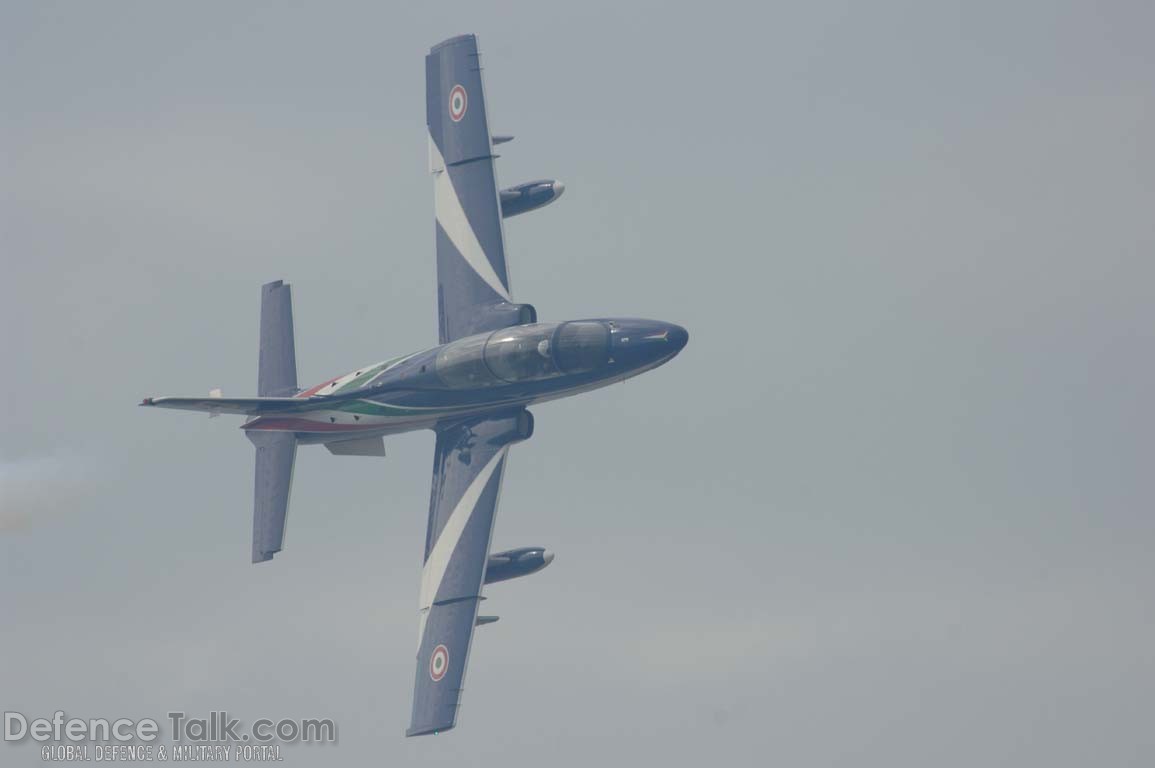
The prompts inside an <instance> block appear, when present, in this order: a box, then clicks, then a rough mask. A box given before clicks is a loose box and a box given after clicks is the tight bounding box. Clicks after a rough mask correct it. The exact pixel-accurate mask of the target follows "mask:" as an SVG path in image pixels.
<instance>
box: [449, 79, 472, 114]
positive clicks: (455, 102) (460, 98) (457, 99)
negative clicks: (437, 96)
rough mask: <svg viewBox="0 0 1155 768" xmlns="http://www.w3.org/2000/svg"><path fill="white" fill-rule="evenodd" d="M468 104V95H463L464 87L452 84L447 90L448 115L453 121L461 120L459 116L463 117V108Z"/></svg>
mask: <svg viewBox="0 0 1155 768" xmlns="http://www.w3.org/2000/svg"><path fill="white" fill-rule="evenodd" d="M468 106H469V97H468V96H466V95H465V89H464V88H463V87H461V86H460V85H455V86H453V89H452V90H451V91H450V92H449V117H450V119H451V120H453V122H455V123H458V122H461V118H463V117H465V108H466V107H468Z"/></svg>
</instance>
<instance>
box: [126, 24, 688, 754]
mask: <svg viewBox="0 0 1155 768" xmlns="http://www.w3.org/2000/svg"><path fill="white" fill-rule="evenodd" d="M425 77H426V105H425V108H426V122H427V123H428V126H429V160H430V171H431V172H432V174H433V187H434V206H435V212H436V228H435V229H436V238H437V310H438V318H439V324H440V344H439V345H438V346H436V347H432V348H430V349H426V350H422V351H420V352H414V353H413V354H411V355H405V356H404V357H398V358H394V359H391V360H386V361H384V362H380V363H375V364H373V365H366V366H362V367H360V368H356V369H354V370H353V371H351V372H349V373H346V374H344V375H342V376H337V377H334V378H332V379H329V380H327V381H324V382H322V383H320V384H317V385H316V386H313V387H309V388H308V389H305V390H303V391H302V390H300V389H299V388H298V387H297V363H296V352H295V347H294V341H293V312H292V301H291V297H290V288H289V286H288V285H287V284H285V283H284V282H282V281H280V280H277V281H275V282H271V283H268V284H266V285H264V286H263V287H262V288H261V321H260V323H261V324H260V359H259V363H258V373H257V395H258V396H257V397H249V398H226V397H221V396H220V393H219V392H214V393H212V394H211V395H210V396H209V397H205V398H195V397H149V398H146V399H145V400H144V401H143V402H142V403H141V405H144V406H149V407H153V408H179V409H184V410H193V411H206V412H208V413H209V414H210V415H215V414H221V413H225V414H242V415H244V416H247V417H249V418H248V420H247V421H245V423H244V425H243V427H242V428H243V429H244V430H245V434H246V435H247V436H248V438H249V440H251V441H252V442H253V444H254V445H255V446H256V484H255V493H254V510H253V562H254V563H257V562H263V561H267V560H270V559H272V557H273V555H274V554H275V553H277V552H279V551H281V546H282V543H283V541H284V534H285V513H286V510H287V509H288V504H289V488H290V485H291V481H292V477H293V463H294V460H295V458H296V453H297V446H298V445H301V444H316V443H320V444H322V445H324V446H325V447H326V448H328V449H329V451H330V452H332V453H334V454H336V455H338V456H383V455H385V443H384V437H385V436H387V435H392V434H397V433H400V432H408V431H412V430H417V429H432V430H433V431H434V432H435V433H436V435H437V441H436V448H435V450H434V455H433V489H432V492H431V494H430V501H429V520H428V527H427V529H426V536H425V564H424V568H423V570H422V573H421V594H420V613H419V622H418V626H419V629H418V651H417V673H416V682H415V684H414V689H413V715H412V721H411V723H410V727H409V729H408V730H407V731H406V734H407V735H409V736H417V735H423V734H430V733H438V732H440V731H445V730H448V729H450V728H452V727H453V726H454V725H455V724H456V721H457V710H458V707H459V706H460V702H461V691H462V683H463V681H464V679H465V667H466V662H467V661H468V659H469V648H470V644H471V642H472V639H473V631H474V628H475V627H477V626H480V625H484V624H488V623H490V622H492V621H496V620H497V618H496V617H493V616H479V615H478V607H479V605H480V601H481V600H482V589H483V587H484V585H486V584H491V583H493V582H496V581H503V580H506V579H510V578H515V577H518V576H524V575H527V574H529V573H533V572H535V571H538V570H540V569H542V568H544V567H545V566H546V565H548V564H549V563H550V561H551V560H552V559H553V554H552V553H550V552H548V551H546V550H544V549H542V548H541V547H525V548H521V549H515V550H511V551H508V552H498V553H493V554H491V553H490V551H489V545H490V538H491V535H492V533H493V523H494V515H495V511H496V508H497V499H498V495H499V491H500V488H501V479H502V473H503V470H504V467H505V456H506V453H507V452H508V451H509V447H510V446H511V445H513V444H514V443H517V442H520V441H522V440H526V439H528V438H529V437H530V436H531V435H532V434H533V416H532V415H531V414H530V412H529V411H528V410H526V407H527V406H529V405H534V404H536V403H542V402H545V401H547V400H554V399H556V398H560V397H568V396H570V395H575V394H577V393H579V392H585V391H588V390H591V389H596V388H598V387H604V386H606V385H608V384H612V383H614V382H617V381H622V380H623V379H627V378H629V377H631V376H636V375H637V374H639V373H642V372H644V371H648V370H650V369H652V368H656V367H657V366H659V365H661V364H663V363H665V362H667V361H668V360H670V359H671V358H673V357H674V356H675V355H676V354H678V352H679V351H681V349H682V348H683V347H684V346H685V345H686V340H687V333H686V331H685V329H683V328H681V327H679V326H677V325H673V324H671V323H664V322H658V321H654V320H639V319H632V318H599V319H592V320H571V321H568V322H560V323H544V322H538V319H537V311H536V310H535V309H534V307H533V306H532V305H530V304H521V303H517V302H515V301H514V299H513V296H512V294H511V293H510V289H509V271H508V269H507V266H506V259H505V235H504V230H503V219H505V218H507V217H509V216H512V215H515V214H519V213H524V212H526V211H529V210H533V209H535V208H540V207H541V206H543V205H546V204H548V203H550V202H552V201H554V200H556V199H557V198H558V196H559V195H560V194H561V193H562V191H563V189H564V188H563V186H562V185H561V184H560V183H559V182H556V181H536V182H530V183H528V184H522V185H519V186H516V187H513V188H510V189H499V188H498V186H497V181H496V176H495V173H494V158H495V157H496V156H495V155H494V151H493V150H494V146H495V145H496V144H499V143H502V142H504V141H508V140H509V139H510V138H511V137H507V136H494V135H492V134H491V133H490V130H489V120H488V116H487V114H486V107H485V90H484V86H483V83H482V68H481V60H480V57H479V54H478V50H477V39H476V38H475V37H474V36H473V35H463V36H460V37H454V38H452V39H449V40H446V41H444V42H442V43H439V44H438V45H436V46H434V47H433V48H432V50H431V51H430V52H429V55H428V56H427V57H426V59H425Z"/></svg>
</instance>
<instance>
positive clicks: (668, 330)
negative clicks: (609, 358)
mask: <svg viewBox="0 0 1155 768" xmlns="http://www.w3.org/2000/svg"><path fill="white" fill-rule="evenodd" d="M613 323H614V331H613V341H612V355H613V359H614V364H615V365H617V366H619V367H622V368H626V369H645V368H650V367H653V366H654V365H660V364H662V363H664V362H666V361H667V360H669V359H670V358H672V357H673V356H674V355H676V354H678V353H679V352H681V351H682V347H684V346H686V342H687V341H688V340H689V338H690V334H688V333H687V332H686V329H685V328H683V327H682V326H680V325H674V324H673V323H663V322H660V321H658V320H632V319H631V320H626V319H622V320H614V321H613Z"/></svg>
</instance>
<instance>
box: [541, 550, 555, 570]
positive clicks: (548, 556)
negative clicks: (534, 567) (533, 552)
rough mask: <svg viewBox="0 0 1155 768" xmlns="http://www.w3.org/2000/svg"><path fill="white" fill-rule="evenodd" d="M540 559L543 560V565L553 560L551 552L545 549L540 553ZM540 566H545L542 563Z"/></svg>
mask: <svg viewBox="0 0 1155 768" xmlns="http://www.w3.org/2000/svg"><path fill="white" fill-rule="evenodd" d="M541 559H542V560H544V561H545V565H549V564H550V563H552V562H553V552H550V551H549V550H548V549H547V550H546V551H544V552H542V553H541ZM542 567H543V568H544V567H545V566H544V565H543V566H542Z"/></svg>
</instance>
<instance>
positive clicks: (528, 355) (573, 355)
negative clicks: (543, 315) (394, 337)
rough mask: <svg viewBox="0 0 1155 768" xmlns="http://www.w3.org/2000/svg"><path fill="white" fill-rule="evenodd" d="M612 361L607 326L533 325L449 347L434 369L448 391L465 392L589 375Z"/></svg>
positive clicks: (578, 323)
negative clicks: (467, 389)
mask: <svg viewBox="0 0 1155 768" xmlns="http://www.w3.org/2000/svg"><path fill="white" fill-rule="evenodd" d="M609 357H610V329H609V327H608V326H607V325H606V324H605V323H602V322H599V321H597V320H577V321H574V322H569V323H533V324H531V325H517V326H513V327H512V328H502V329H499V330H496V331H494V332H493V333H490V334H488V335H479V336H470V337H468V338H464V339H459V340H458V341H455V342H452V343H450V344H446V345H445V346H444V347H443V348H442V349H441V351H440V352H439V353H438V355H437V361H436V363H435V364H434V369H435V370H436V371H437V375H438V377H440V379H441V381H442V382H444V383H445V385H446V386H448V387H453V388H455V389H463V388H468V387H483V386H500V385H503V384H515V383H519V382H524V381H540V380H543V379H550V378H553V377H555V376H561V375H563V374H575V373H586V372H588V371H592V370H595V369H598V368H601V367H602V366H604V365H605V364H606V363H607V362H609Z"/></svg>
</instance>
